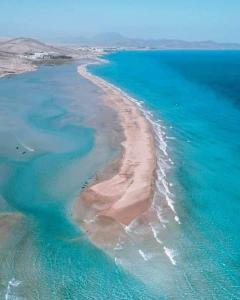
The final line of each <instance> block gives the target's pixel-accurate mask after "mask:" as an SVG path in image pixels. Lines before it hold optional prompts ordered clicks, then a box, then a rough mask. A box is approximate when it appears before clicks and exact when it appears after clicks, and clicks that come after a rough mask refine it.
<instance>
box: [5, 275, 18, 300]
mask: <svg viewBox="0 0 240 300" xmlns="http://www.w3.org/2000/svg"><path fill="white" fill-rule="evenodd" d="M20 284H21V281H19V280H16V279H15V278H12V279H11V280H10V281H9V282H8V286H7V292H6V294H5V300H20V298H19V297H18V296H16V295H15V291H14V289H15V288H16V287H18V286H19V285H20ZM21 299H22V298H21Z"/></svg>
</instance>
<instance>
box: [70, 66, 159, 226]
mask: <svg viewBox="0 0 240 300" xmlns="http://www.w3.org/2000/svg"><path fill="white" fill-rule="evenodd" d="M78 72H79V74H80V75H81V76H83V77H85V78H86V79H88V80H90V81H91V82H93V83H94V84H95V85H97V86H98V87H100V88H101V89H102V91H103V100H104V103H105V104H106V105H108V106H109V107H111V108H112V109H113V110H114V111H116V113H117V115H118V118H119V121H120V125H121V127H122V132H123V141H122V142H121V148H122V150H121V155H120V157H119V158H118V159H117V160H116V161H115V162H113V164H112V165H111V166H109V168H107V169H106V170H105V172H104V175H102V176H101V175H100V176H99V177H98V179H97V180H96V181H95V182H94V183H93V184H92V185H90V186H89V187H87V188H86V189H85V190H84V191H83V192H82V193H81V195H80V197H79V199H78V200H77V202H76V204H75V205H74V207H73V217H74V219H75V220H76V221H77V222H79V223H85V225H86V224H89V223H95V224H96V223H97V222H98V221H99V220H102V221H101V222H102V223H108V222H110V223H111V221H114V222H115V223H117V224H121V225H128V224H129V223H130V222H131V221H132V220H134V219H135V218H137V217H138V216H140V215H141V214H143V213H144V212H145V211H146V210H147V209H148V208H149V206H150V205H151V202H152V198H153V191H154V185H155V169H156V153H155V141H154V135H153V131H152V128H151V125H150V124H149V122H148V121H147V119H146V118H145V116H144V115H143V113H142V112H141V111H140V110H139V108H138V107H137V105H136V104H135V103H134V102H133V101H131V100H130V98H128V97H127V95H125V94H124V93H123V92H121V91H120V90H119V89H117V88H115V87H114V86H112V85H111V84H109V83H108V82H106V81H104V80H103V79H101V78H99V77H97V76H94V75H92V74H90V73H89V72H88V71H87V70H86V65H81V66H79V68H78ZM109 170H111V172H109ZM107 172H109V174H111V175H110V176H107V179H106V175H109V174H107ZM85 227H86V226H85Z"/></svg>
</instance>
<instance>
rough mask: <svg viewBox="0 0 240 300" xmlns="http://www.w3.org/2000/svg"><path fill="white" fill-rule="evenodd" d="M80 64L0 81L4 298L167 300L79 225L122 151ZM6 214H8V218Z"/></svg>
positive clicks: (0, 280)
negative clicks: (101, 177) (87, 195)
mask: <svg viewBox="0 0 240 300" xmlns="http://www.w3.org/2000/svg"><path fill="white" fill-rule="evenodd" d="M100 95H101V91H99V90H98V89H97V88H96V87H95V86H93V85H92V84H90V83H89V82H87V81H86V80H84V79H83V78H81V77H80V76H79V75H78V73H77V65H75V64H72V65H71V64H70V65H62V66H55V67H50V66H48V67H47V66H46V67H41V68H40V69H39V70H38V71H36V72H31V73H26V74H22V75H18V76H14V77H10V78H4V79H1V80H0V175H1V176H0V213H2V214H4V213H6V212H10V213H21V214H22V215H23V217H22V219H21V220H20V221H18V222H17V223H16V225H15V226H14V227H13V228H12V229H11V227H9V229H8V225H6V224H8V223H9V222H11V220H12V218H13V217H12V216H11V215H8V216H7V222H6V219H5V221H2V219H1V220H0V222H1V223H0V225H1V227H0V233H1V232H2V231H1V230H3V231H6V233H7V235H8V236H7V238H6V236H5V238H3V237H1V236H0V237H1V238H2V239H1V242H0V266H1V268H0V298H1V299H8V300H9V299H15V300H16V299H44V300H45V299H159V297H156V296H154V294H153V293H152V291H150V290H149V289H148V288H147V287H146V286H145V285H144V284H143V283H142V282H141V281H139V280H137V279H136V278H134V276H132V275H130V274H129V273H128V272H126V271H123V269H121V268H120V267H119V266H117V265H116V264H115V262H114V261H113V260H112V259H110V258H109V257H108V256H107V255H105V254H104V253H103V252H102V251H100V250H99V249H97V248H96V247H95V246H93V245H92V244H91V243H90V242H89V241H88V239H87V238H86V237H85V236H84V235H83V233H82V232H81V230H80V228H78V227H77V226H75V225H74V224H73V223H72V222H71V217H70V207H71V203H72V202H73V201H74V199H75V198H76V197H77V196H78V195H79V192H80V190H81V188H82V187H83V185H84V184H85V182H87V181H88V180H89V179H91V177H92V176H94V175H95V174H96V172H97V171H99V170H100V169H101V168H102V167H103V166H104V165H105V164H106V163H107V162H108V161H110V160H111V159H112V158H113V157H115V155H116V154H117V153H118V151H119V149H118V147H117V146H116V145H114V144H112V143H111V142H110V140H111V138H110V137H111V135H112V134H113V133H112V130H113V129H114V128H115V127H116V126H117V124H116V116H115V114H114V113H113V112H112V111H111V110H109V109H108V108H107V107H105V106H103V104H102V102H101V100H100V98H99V96H100ZM2 214H0V218H2V216H3V215H2Z"/></svg>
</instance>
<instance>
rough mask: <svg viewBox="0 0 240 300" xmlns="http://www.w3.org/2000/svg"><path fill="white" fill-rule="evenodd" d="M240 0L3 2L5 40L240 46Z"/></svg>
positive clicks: (0, 30)
mask: <svg viewBox="0 0 240 300" xmlns="http://www.w3.org/2000/svg"><path fill="white" fill-rule="evenodd" d="M239 15H240V0H0V36H5V37H9V36H22V37H23V36H25V37H35V38H41V39H45V40H51V39H58V38H59V39H61V38H65V37H73V38H74V37H78V36H93V35H95V34H99V33H105V32H118V33H120V34H123V35H125V36H129V37H137V38H157V39H158V38H169V39H184V40H215V41H220V42H224V41H225V42H240V16H239Z"/></svg>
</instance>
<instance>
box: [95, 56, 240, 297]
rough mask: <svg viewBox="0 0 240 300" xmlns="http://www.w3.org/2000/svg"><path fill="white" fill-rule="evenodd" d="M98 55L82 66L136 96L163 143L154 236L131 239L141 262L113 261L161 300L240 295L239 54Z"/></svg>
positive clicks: (129, 258) (122, 257) (128, 260)
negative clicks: (103, 59) (98, 61)
mask: <svg viewBox="0 0 240 300" xmlns="http://www.w3.org/2000/svg"><path fill="white" fill-rule="evenodd" d="M107 59H108V60H109V61H110V63H109V64H105V65H101V66H94V67H91V71H92V72H93V73H94V74H96V75H98V76H101V77H103V78H104V79H106V80H108V81H110V82H111V83H113V84H115V85H117V86H118V87H120V88H121V89H122V90H124V91H125V92H127V93H128V94H130V95H131V96H132V97H134V98H136V99H137V100H139V101H140V102H141V103H142V105H143V107H144V108H145V109H147V110H148V111H149V112H150V113H151V114H152V119H153V120H154V122H156V123H155V127H156V126H158V133H159V134H160V140H162V144H164V145H165V143H166V145H167V148H166V149H165V146H164V147H163V149H160V150H159V151H160V152H159V155H160V158H159V162H160V164H162V166H163V167H162V170H161V172H162V173H161V174H160V176H158V180H159V193H160V196H159V198H160V199H158V202H157V205H158V207H157V206H155V207H154V209H155V210H156V209H157V210H158V209H159V221H160V222H159V223H161V225H162V226H161V225H158V224H156V222H155V223H154V224H153V225H154V226H155V227H152V229H154V231H153V233H154V237H155V240H156V241H157V242H158V243H157V244H156V243H155V244H153V242H151V243H152V244H151V247H147V246H146V244H147V243H150V239H149V240H148V241H147V242H145V245H143V244H140V243H139V244H137V245H138V246H139V245H140V246H141V247H145V251H142V250H141V249H143V248H141V249H140V250H139V253H140V254H141V256H142V257H143V258H144V260H142V261H143V262H142V264H143V265H144V267H143V268H142V269H141V268H140V267H139V264H141V263H139V264H138V266H133V265H131V263H130V260H131V259H132V260H134V259H135V258H134V259H133V256H132V258H131V257H128V259H127V261H125V262H124V256H123V255H122V256H120V258H121V259H122V263H123V264H124V263H125V265H126V267H128V268H129V269H130V270H132V272H134V273H135V274H137V275H139V276H141V278H142V279H143V280H144V281H145V282H147V283H148V284H150V285H151V286H152V287H153V288H155V289H156V290H157V291H158V294H159V295H163V296H164V297H166V299H218V300H219V299H240V239H239V232H240V218H239V212H240V52H234V51H156V52H155V51H152V52H151V51H147V52H144V51H143V52H134V51H133V52H120V53H114V54H111V55H109V56H107ZM165 150H166V151H165ZM161 152H162V155H161ZM163 152H165V153H163ZM166 152H167V153H166ZM164 170H165V172H164ZM173 215H174V216H175V217H173ZM176 216H177V218H176ZM153 225H152V224H150V226H153ZM135 233H136V232H135ZM138 233H139V232H138ZM133 235H134V230H133ZM135 235H136V234H135ZM134 238H136V237H135V236H134ZM135 245H136V243H135ZM140 246H139V247H140ZM159 253H160V254H159ZM164 255H165V257H166V259H167V260H164V258H163V257H164ZM134 257H135V256H134ZM139 262H140V261H139Z"/></svg>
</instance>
